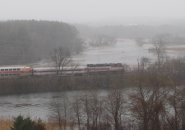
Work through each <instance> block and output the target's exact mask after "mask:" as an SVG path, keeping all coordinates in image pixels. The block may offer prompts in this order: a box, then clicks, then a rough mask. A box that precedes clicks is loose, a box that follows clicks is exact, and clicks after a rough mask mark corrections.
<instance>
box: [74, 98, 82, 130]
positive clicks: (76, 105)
mask: <svg viewBox="0 0 185 130" xmlns="http://www.w3.org/2000/svg"><path fill="white" fill-rule="evenodd" d="M73 110H74V113H75V117H76V118H77V123H78V130H81V116H82V112H81V111H82V105H81V100H80V99H79V98H78V97H77V98H76V99H75V101H74V102H73Z"/></svg>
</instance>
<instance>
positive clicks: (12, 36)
mask: <svg viewBox="0 0 185 130" xmlns="http://www.w3.org/2000/svg"><path fill="white" fill-rule="evenodd" d="M58 46H63V47H65V48H68V49H69V50H70V51H71V52H72V53H73V54H75V53H79V52H80V51H81V49H82V40H81V39H80V38H79V36H78V31H77V30H76V28H75V27H74V26H71V25H69V24H67V23H63V22H50V21H35V20H30V21H6V22H0V65H8V64H24V63H32V62H36V61H38V60H40V59H43V58H50V55H51V52H52V51H53V49H54V48H57V47H58Z"/></svg>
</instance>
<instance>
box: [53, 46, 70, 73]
mask: <svg viewBox="0 0 185 130" xmlns="http://www.w3.org/2000/svg"><path fill="white" fill-rule="evenodd" d="M51 59H52V61H53V62H54V63H55V67H56V73H57V75H60V74H62V72H63V69H64V67H65V66H67V65H69V63H70V62H71V57H70V52H69V50H68V49H65V48H64V47H58V48H56V49H54V51H53V53H52V56H51Z"/></svg>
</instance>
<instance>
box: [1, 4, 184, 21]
mask: <svg viewBox="0 0 185 130" xmlns="http://www.w3.org/2000/svg"><path fill="white" fill-rule="evenodd" d="M0 2H1V4H0V20H15V19H36V20H52V21H53V20H55V21H64V22H70V23H88V24H102V23H104V24H123V23H125V24H129V23H130V24H138V23H142V22H143V23H152V22H153V23H166V22H172V21H173V20H183V19H184V18H185V14H184V13H183V12H184V11H185V8H184V7H185V1H183V0H179V1H177V0H39V1H38V0H31V1H30V0H16V1H12V0H1V1H0Z"/></svg>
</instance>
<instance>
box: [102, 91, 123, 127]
mask: <svg viewBox="0 0 185 130" xmlns="http://www.w3.org/2000/svg"><path fill="white" fill-rule="evenodd" d="M123 104H124V98H123V95H122V92H121V90H118V89H116V90H113V91H112V92H111V93H110V94H109V95H108V96H107V100H106V105H105V108H106V110H107V112H108V113H109V114H110V116H111V118H112V119H113V122H114V123H113V124H114V128H115V130H120V129H121V121H122V116H123Z"/></svg>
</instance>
